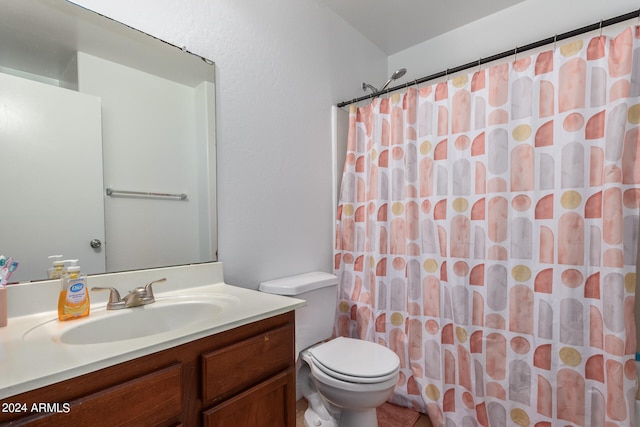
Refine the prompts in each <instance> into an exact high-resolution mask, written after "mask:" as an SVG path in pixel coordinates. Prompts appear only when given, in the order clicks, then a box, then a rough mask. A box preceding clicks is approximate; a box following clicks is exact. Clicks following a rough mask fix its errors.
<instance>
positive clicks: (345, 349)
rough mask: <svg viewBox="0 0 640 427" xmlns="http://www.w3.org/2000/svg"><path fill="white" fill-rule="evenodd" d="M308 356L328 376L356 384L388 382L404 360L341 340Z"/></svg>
mask: <svg viewBox="0 0 640 427" xmlns="http://www.w3.org/2000/svg"><path fill="white" fill-rule="evenodd" d="M308 354H309V356H310V358H311V359H312V361H313V364H314V365H315V367H316V368H318V370H320V371H322V372H323V373H324V374H326V375H328V376H330V377H332V378H334V379H339V380H343V381H348V382H351V383H356V384H375V383H381V382H386V381H388V380H390V379H393V378H396V376H397V374H398V369H399V367H400V359H399V358H398V355H396V354H395V353H394V352H393V351H391V350H389V349H388V348H386V347H384V346H381V345H379V344H376V343H372V342H369V341H364V340H359V339H354V338H345V337H338V338H336V339H334V340H331V341H329V342H326V343H324V344H320V345H317V346H315V347H311V348H310V349H309V350H308ZM363 357H364V360H365V361H366V363H363Z"/></svg>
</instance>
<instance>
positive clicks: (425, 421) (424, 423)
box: [296, 398, 433, 427]
mask: <svg viewBox="0 0 640 427" xmlns="http://www.w3.org/2000/svg"><path fill="white" fill-rule="evenodd" d="M306 409H307V401H306V400H304V398H303V399H300V400H298V401H297V402H296V427H304V411H305V410H306ZM407 427H433V426H432V424H431V421H429V417H427V416H426V415H424V414H423V415H420V418H418V421H416V423H415V424H414V425H413V426H407Z"/></svg>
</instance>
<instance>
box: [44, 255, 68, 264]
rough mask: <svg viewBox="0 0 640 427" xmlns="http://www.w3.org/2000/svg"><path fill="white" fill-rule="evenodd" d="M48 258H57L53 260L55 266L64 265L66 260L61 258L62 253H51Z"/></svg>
mask: <svg viewBox="0 0 640 427" xmlns="http://www.w3.org/2000/svg"><path fill="white" fill-rule="evenodd" d="M48 258H57V259H55V260H54V261H53V265H54V267H62V266H64V260H61V259H60V258H62V255H51V256H49V257H48Z"/></svg>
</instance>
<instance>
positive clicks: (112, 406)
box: [17, 365, 182, 427]
mask: <svg viewBox="0 0 640 427" xmlns="http://www.w3.org/2000/svg"><path fill="white" fill-rule="evenodd" d="M181 414H182V368H181V365H173V366H169V367H167V368H165V369H161V370H159V371H155V372H153V373H151V374H148V375H145V376H143V377H140V378H136V379H133V380H131V381H128V382H126V383H123V384H120V385H117V386H114V387H111V388H108V389H106V390H103V391H99V392H97V393H95V394H92V395H89V396H86V397H83V398H80V399H78V400H75V401H73V402H71V403H70V405H69V407H68V408H62V410H60V411H59V412H58V413H55V412H54V413H49V414H43V415H42V416H36V417H29V418H27V419H25V420H24V421H18V422H17V425H29V426H30V427H38V426H42V427H50V426H109V427H113V426H134V425H149V426H157V425H163V424H165V423H167V422H168V423H169V424H172V425H175V424H176V422H175V421H173V422H171V420H176V419H178V418H179V417H180V415H181Z"/></svg>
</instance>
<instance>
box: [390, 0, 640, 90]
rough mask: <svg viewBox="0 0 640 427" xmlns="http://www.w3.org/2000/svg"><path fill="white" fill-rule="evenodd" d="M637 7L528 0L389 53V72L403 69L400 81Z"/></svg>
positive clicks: (631, 1)
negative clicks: (403, 75) (391, 53)
mask: <svg viewBox="0 0 640 427" xmlns="http://www.w3.org/2000/svg"><path fill="white" fill-rule="evenodd" d="M639 8H640V3H639V2H638V1H637V0H615V1H604V0H526V1H524V2H521V3H517V4H515V5H513V6H511V7H510V8H507V9H504V10H502V11H500V12H497V13H494V14H493V15H489V16H488V17H486V18H483V19H480V20H478V21H475V22H472V23H470V24H468V25H465V26H463V27H460V28H457V29H455V30H452V31H450V32H448V33H445V34H442V35H441V36H438V37H435V38H433V39H431V40H427V41H425V42H423V43H420V44H417V45H415V46H413V47H411V48H409V49H406V50H404V51H402V52H399V53H396V54H395V55H391V56H389V62H388V70H387V71H388V73H389V74H391V73H392V72H393V71H394V70H397V69H398V68H403V67H405V68H407V74H406V76H405V77H404V78H403V80H402V82H406V81H411V80H416V79H418V78H420V77H424V76H428V75H431V74H435V73H439V72H440V71H444V70H446V69H447V68H455V67H457V66H459V65H463V64H467V63H470V62H474V61H477V60H478V59H479V58H483V57H484V58H486V57H489V56H491V55H495V54H497V53H501V52H505V51H507V50H511V49H515V48H516V47H517V46H524V45H526V44H529V43H533V42H536V41H538V40H542V39H546V38H549V37H553V36H554V35H555V34H562V33H565V32H568V31H571V30H574V29H577V28H581V27H584V26H587V25H591V24H594V23H598V22H600V21H601V20H606V19H609V18H613V17H615V16H618V15H622V14H625V13H627V12H633V11H635V10H638V9H639ZM632 22H636V21H632ZM618 28H619V27H618ZM615 31H616V29H615V28H606V29H604V30H603V33H604V34H616V33H615ZM612 32H613V33H612ZM564 43H566V42H564ZM560 45H561V43H560V42H559V43H558V46H560ZM547 49H548V48H547ZM523 55H525V54H523ZM470 71H471V72H473V71H475V70H470ZM426 84H427V83H425V85H426Z"/></svg>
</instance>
